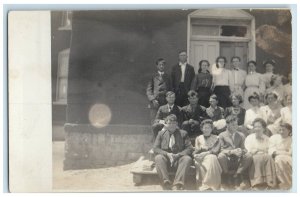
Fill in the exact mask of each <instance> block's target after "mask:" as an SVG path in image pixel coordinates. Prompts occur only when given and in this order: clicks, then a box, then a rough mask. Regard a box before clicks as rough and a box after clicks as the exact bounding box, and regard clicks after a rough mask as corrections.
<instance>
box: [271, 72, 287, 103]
mask: <svg viewBox="0 0 300 197" xmlns="http://www.w3.org/2000/svg"><path fill="white" fill-rule="evenodd" d="M282 79H283V77H282V76H281V75H273V76H272V77H271V82H270V84H271V87H270V88H268V89H267V90H266V93H269V92H274V93H275V94H277V97H278V98H277V100H278V102H279V103H281V104H283V98H284V96H285V87H284V85H283V82H282Z"/></svg>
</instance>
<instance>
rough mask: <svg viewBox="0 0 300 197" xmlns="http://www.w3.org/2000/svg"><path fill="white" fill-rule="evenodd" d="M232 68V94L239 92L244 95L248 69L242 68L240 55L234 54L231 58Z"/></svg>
mask: <svg viewBox="0 0 300 197" xmlns="http://www.w3.org/2000/svg"><path fill="white" fill-rule="evenodd" d="M231 63H232V66H233V68H232V70H231V78H230V79H231V80H232V82H231V86H232V87H231V88H230V89H231V90H232V92H231V94H239V95H241V96H242V98H243V97H244V89H245V79H246V76H247V73H246V71H244V70H242V69H240V64H241V58H240V57H238V56H233V57H232V58H231Z"/></svg>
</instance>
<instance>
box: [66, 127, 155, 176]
mask: <svg viewBox="0 0 300 197" xmlns="http://www.w3.org/2000/svg"><path fill="white" fill-rule="evenodd" d="M65 132H66V135H65V160H64V170H71V169H72V170H74V169H87V168H98V167H103V166H114V165H121V164H126V163H130V162H134V161H136V160H137V159H138V158H139V157H140V156H142V155H144V154H147V152H148V151H149V150H150V149H151V147H152V142H151V139H152V133H151V130H150V128H149V127H147V126H139V125H135V126H132V125H109V126H107V127H105V128H102V129H101V128H96V127H93V126H91V125H88V124H80V125H79V124H66V125H65Z"/></svg>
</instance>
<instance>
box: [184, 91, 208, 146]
mask: <svg viewBox="0 0 300 197" xmlns="http://www.w3.org/2000/svg"><path fill="white" fill-rule="evenodd" d="M188 100H189V102H190V104H189V105H187V106H184V107H182V109H181V111H182V115H183V123H182V127H181V128H182V129H183V130H186V131H187V132H188V134H189V137H190V138H191V140H192V143H193V144H194V141H195V138H196V137H197V136H199V135H201V134H202V132H201V130H200V123H201V121H202V120H204V119H205V117H207V116H206V112H205V107H202V106H200V105H198V93H197V92H195V91H194V90H190V91H189V92H188Z"/></svg>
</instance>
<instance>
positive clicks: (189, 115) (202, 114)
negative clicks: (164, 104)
mask: <svg viewBox="0 0 300 197" xmlns="http://www.w3.org/2000/svg"><path fill="white" fill-rule="evenodd" d="M205 110H206V108H205V107H203V106H200V105H197V106H196V108H195V110H194V111H192V107H191V105H187V106H184V107H182V108H181V111H182V115H183V121H186V120H190V119H193V120H196V121H199V123H201V122H202V120H204V119H207V118H208V116H207V114H206V111H205Z"/></svg>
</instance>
